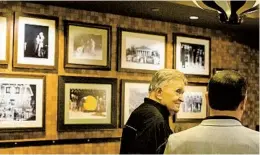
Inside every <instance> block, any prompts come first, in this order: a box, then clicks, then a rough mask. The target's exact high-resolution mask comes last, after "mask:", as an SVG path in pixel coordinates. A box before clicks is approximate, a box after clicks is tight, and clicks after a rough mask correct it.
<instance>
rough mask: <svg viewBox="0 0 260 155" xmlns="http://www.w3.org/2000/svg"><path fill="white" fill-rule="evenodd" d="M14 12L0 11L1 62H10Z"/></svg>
mask: <svg viewBox="0 0 260 155" xmlns="http://www.w3.org/2000/svg"><path fill="white" fill-rule="evenodd" d="M11 22H12V14H11V13H1V12H0V30H1V31H0V64H8V60H9V52H10V45H11V35H12V32H13V27H12V24H11Z"/></svg>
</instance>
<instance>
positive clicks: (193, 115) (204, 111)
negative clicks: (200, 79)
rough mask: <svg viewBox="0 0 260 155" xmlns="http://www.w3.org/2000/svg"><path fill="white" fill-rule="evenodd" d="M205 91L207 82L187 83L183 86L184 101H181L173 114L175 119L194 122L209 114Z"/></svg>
mask: <svg viewBox="0 0 260 155" xmlns="http://www.w3.org/2000/svg"><path fill="white" fill-rule="evenodd" d="M206 92H207V83H189V84H188V85H187V86H185V93H184V94H183V98H184V102H183V103H181V105H180V110H179V112H178V113H177V114H175V121H176V122H194V121H195V122H196V121H201V120H202V119H204V118H206V117H207V116H208V115H209V107H208V105H207V103H206V98H205V93H206Z"/></svg>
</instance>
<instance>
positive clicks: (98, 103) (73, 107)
mask: <svg viewBox="0 0 260 155" xmlns="http://www.w3.org/2000/svg"><path fill="white" fill-rule="evenodd" d="M106 115H107V111H106V91H105V90H95V89H70V101H69V118H70V119H75V118H93V119H94V118H103V117H106Z"/></svg>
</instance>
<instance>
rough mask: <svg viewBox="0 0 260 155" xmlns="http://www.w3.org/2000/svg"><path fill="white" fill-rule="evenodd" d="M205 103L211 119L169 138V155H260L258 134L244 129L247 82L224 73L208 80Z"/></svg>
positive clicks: (166, 149)
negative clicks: (243, 116)
mask: <svg viewBox="0 0 260 155" xmlns="http://www.w3.org/2000/svg"><path fill="white" fill-rule="evenodd" d="M206 100H207V102H208V104H209V108H210V116H209V117H207V118H206V119H205V120H203V121H202V122H201V124H200V125H198V126H196V127H193V128H191V129H188V130H186V131H183V132H180V133H175V134H174V135H171V136H170V137H169V139H168V142H167V145H166V148H165V151H164V153H165V154H168V153H171V154H259V132H257V131H254V130H251V129H249V128H246V127H244V126H242V124H241V122H240V121H241V117H242V114H243V112H244V110H245V105H246V100H247V82H246V79H245V78H244V77H243V76H241V75H240V74H239V73H237V72H235V71H221V72H218V73H217V74H215V75H214V76H213V77H212V78H211V79H210V81H209V84H208V93H206Z"/></svg>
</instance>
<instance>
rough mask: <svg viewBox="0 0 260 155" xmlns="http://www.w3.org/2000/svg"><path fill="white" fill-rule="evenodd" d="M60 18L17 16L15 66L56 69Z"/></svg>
mask: <svg viewBox="0 0 260 155" xmlns="http://www.w3.org/2000/svg"><path fill="white" fill-rule="evenodd" d="M57 30H58V17H49V16H42V15H31V14H22V13H17V14H15V35H14V37H15V39H14V41H15V42H14V61H13V66H14V67H17V68H34V69H56V66H57V56H58V54H57V52H58V32H57Z"/></svg>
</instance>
